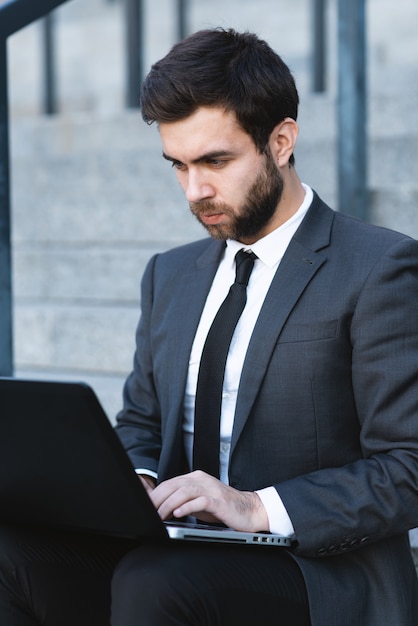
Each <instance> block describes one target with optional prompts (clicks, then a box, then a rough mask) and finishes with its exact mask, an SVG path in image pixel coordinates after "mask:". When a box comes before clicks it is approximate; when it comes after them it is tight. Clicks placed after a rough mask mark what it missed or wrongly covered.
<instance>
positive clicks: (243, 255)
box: [235, 248, 257, 285]
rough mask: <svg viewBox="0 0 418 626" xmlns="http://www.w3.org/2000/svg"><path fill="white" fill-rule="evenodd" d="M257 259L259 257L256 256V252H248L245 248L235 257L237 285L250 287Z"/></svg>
mask: <svg viewBox="0 0 418 626" xmlns="http://www.w3.org/2000/svg"><path fill="white" fill-rule="evenodd" d="M256 258H257V255H255V254H254V252H251V251H248V252H246V251H245V250H244V249H243V248H241V250H238V252H237V253H236V255H235V265H236V273H235V282H236V283H239V284H240V285H248V281H249V279H250V274H251V272H252V269H253V267H254V261H255V260H256Z"/></svg>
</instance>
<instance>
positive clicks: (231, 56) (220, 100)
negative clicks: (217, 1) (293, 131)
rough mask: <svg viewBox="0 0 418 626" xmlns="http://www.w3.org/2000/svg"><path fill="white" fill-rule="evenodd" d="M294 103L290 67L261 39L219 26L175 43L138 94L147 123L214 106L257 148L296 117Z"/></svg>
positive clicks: (262, 147) (175, 117)
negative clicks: (231, 117)
mask: <svg viewBox="0 0 418 626" xmlns="http://www.w3.org/2000/svg"><path fill="white" fill-rule="evenodd" d="M298 103H299V97H298V92H297V89H296V85H295V82H294V80H293V76H292V74H291V72H290V70H289V68H288V67H287V65H286V64H285V63H284V62H283V60H282V59H281V58H280V56H279V55H278V54H276V53H275V52H274V51H273V50H272V49H271V48H270V46H269V45H268V44H267V43H266V42H265V41H263V40H262V39H259V38H258V37H257V36H256V35H254V34H252V33H237V32H236V31H235V30H233V29H229V30H224V29H222V28H216V29H213V30H201V31H198V32H196V33H194V34H193V35H191V36H190V37H187V38H186V39H184V40H183V41H181V42H179V43H177V44H176V45H175V46H174V47H173V48H172V49H171V50H170V52H169V53H168V54H167V55H166V56H165V57H164V58H163V59H161V60H160V61H158V62H157V63H155V64H154V65H153V66H152V68H151V70H150V72H149V74H148V76H147V77H146V78H145V80H144V83H143V85H142V92H141V108H142V116H143V118H144V120H145V121H146V122H147V123H148V124H152V123H153V122H155V121H156V122H157V123H163V122H175V121H179V120H182V119H185V118H186V117H189V115H191V114H192V113H194V111H195V110H196V109H197V108H198V107H201V106H219V107H223V108H224V109H225V110H227V111H234V112H235V114H236V116H237V119H238V122H239V123H240V125H241V127H242V128H243V129H244V131H245V132H247V133H248V134H249V135H250V136H251V137H252V139H253V141H254V143H255V145H256V146H257V148H258V149H259V150H260V152H262V151H263V150H264V149H265V147H266V144H267V142H268V139H269V136H270V134H271V132H272V130H273V128H274V127H275V126H276V125H277V124H278V123H279V122H281V121H282V120H283V119H285V118H286V117H291V118H292V119H294V120H296V118H297V112H298ZM290 162H291V163H293V155H292V157H291V160H290Z"/></svg>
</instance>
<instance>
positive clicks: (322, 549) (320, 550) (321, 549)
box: [316, 548, 327, 556]
mask: <svg viewBox="0 0 418 626" xmlns="http://www.w3.org/2000/svg"><path fill="white" fill-rule="evenodd" d="M316 553H317V555H318V556H324V555H325V554H326V553H327V549H326V548H319V550H317V551H316Z"/></svg>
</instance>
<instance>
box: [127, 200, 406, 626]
mask: <svg viewBox="0 0 418 626" xmlns="http://www.w3.org/2000/svg"><path fill="white" fill-rule="evenodd" d="M223 249H224V244H223V243H222V242H219V241H213V240H211V239H205V240H203V241H199V242H196V243H193V244H190V245H187V246H183V247H180V248H177V249H175V250H172V251H170V252H167V253H164V254H161V255H157V256H156V257H154V258H153V259H152V260H151V261H150V263H149V265H148V267H147V270H146V272H145V274H144V278H143V282H142V302H141V306H142V315H141V320H140V323H139V326H138V331H137V351H136V354H135V361H134V369H133V372H132V374H131V375H130V377H129V378H128V380H127V383H126V385H125V391H124V395H125V403H124V409H123V411H122V412H121V413H120V414H119V416H118V422H119V425H118V427H117V431H118V434H119V436H120V437H121V439H122V442H123V443H124V446H125V448H126V449H127V450H128V453H129V454H130V456H131V458H132V461H133V463H134V465H135V466H136V467H147V468H149V469H153V470H155V471H158V476H159V480H161V481H162V480H164V479H166V478H169V477H171V476H175V475H177V474H179V473H182V472H184V471H185V469H186V468H185V457H184V450H183V444H182V413H183V396H184V389H185V383H186V376H187V368H188V358H189V353H190V349H191V346H192V342H193V338H194V334H195V331H196V328H197V325H198V322H199V318H200V315H201V312H202V309H203V306H204V303H205V299H206V296H207V293H208V291H209V288H210V285H211V283H212V280H213V277H214V274H215V272H216V269H217V267H218V264H219V260H220V258H221V256H222V253H223ZM229 477H230V484H231V485H232V486H234V487H236V488H237V489H244V490H255V489H260V488H262V487H266V486H269V485H274V486H275V487H276V489H277V491H278V492H279V494H280V496H281V498H282V500H283V502H284V504H285V506H286V509H287V511H288V512H289V515H290V517H291V519H292V522H293V525H294V528H295V532H296V539H297V544H296V546H295V548H294V550H293V551H292V554H293V556H294V558H295V559H296V560H297V562H298V563H299V565H300V567H301V569H302V572H303V574H304V576H305V580H306V585H307V589H308V594H309V600H310V606H311V616H312V624H313V626H360V625H361V626H416V625H417V624H418V585H417V580H416V575H415V570H414V567H413V564H412V560H411V556H410V550H409V543H408V536H407V530H408V529H409V528H412V527H415V526H418V242H416V241H414V240H412V239H410V238H408V237H406V236H404V235H400V234H398V233H394V232H392V231H389V230H386V229H382V228H377V227H374V226H371V225H368V224H365V223H362V222H360V221H358V220H355V219H353V218H350V217H347V216H345V215H342V214H338V213H335V212H334V211H332V210H331V209H330V208H329V207H327V206H326V205H325V204H324V203H323V202H322V201H321V200H320V199H319V198H318V196H316V195H315V196H314V201H313V204H312V206H311V208H310V209H309V211H308V213H307V215H306V217H305V219H304V221H303V223H302V224H301V226H300V227H299V229H298V231H297V232H296V234H295V235H294V237H293V239H292V241H291V243H290V245H289V247H288V249H287V251H286V254H285V256H284V258H283V260H282V262H281V264H280V266H279V269H278V271H277V273H276V276H275V278H274V280H273V283H272V285H271V288H270V290H269V292H268V295H267V297H266V300H265V302H264V305H263V307H262V310H261V313H260V316H259V319H258V321H257V324H256V326H255V329H254V332H253V335H252V337H251V341H250V345H249V348H248V352H247V356H246V359H245V363H244V368H243V372H242V377H241V383H240V389H239V393H238V401H237V408H236V414H235V422H234V429H233V434H232V446H231V456H230V470H229Z"/></svg>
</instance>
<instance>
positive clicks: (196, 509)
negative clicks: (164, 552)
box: [149, 470, 269, 532]
mask: <svg viewBox="0 0 418 626" xmlns="http://www.w3.org/2000/svg"><path fill="white" fill-rule="evenodd" d="M149 495H150V498H151V500H152V502H153V503H154V506H155V508H156V509H157V511H158V513H159V515H160V517H161V518H162V519H163V520H167V519H170V518H172V517H176V518H181V517H186V516H187V515H193V516H196V517H198V518H199V519H201V520H203V521H205V522H208V523H213V522H223V523H224V524H226V526H229V527H230V528H234V529H235V530H243V531H248V532H256V531H268V530H269V521H268V516H267V512H266V510H265V508H264V505H263V503H262V502H261V499H260V498H259V496H258V495H257V494H256V493H255V492H252V491H238V490H237V489H233V488H232V487H229V486H228V485H225V484H224V483H222V482H221V481H219V480H218V479H217V478H214V477H213V476H210V475H209V474H206V473H205V472H202V471H200V470H197V471H195V472H191V473H190V474H184V475H183V476H177V477H176V478H170V479H169V480H166V481H164V482H163V483H161V484H160V485H158V486H157V487H156V488H155V489H153V490H152V492H151V493H150V494H149Z"/></svg>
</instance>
